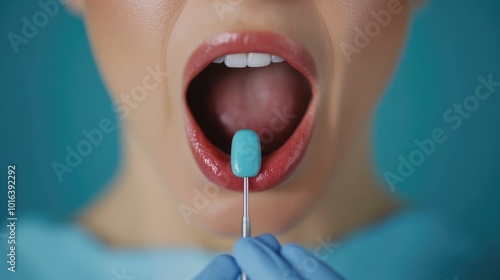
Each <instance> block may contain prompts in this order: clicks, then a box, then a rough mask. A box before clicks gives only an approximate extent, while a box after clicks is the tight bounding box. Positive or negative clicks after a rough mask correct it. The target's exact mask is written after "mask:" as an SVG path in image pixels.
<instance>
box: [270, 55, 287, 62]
mask: <svg viewBox="0 0 500 280" xmlns="http://www.w3.org/2000/svg"><path fill="white" fill-rule="evenodd" d="M271 61H272V62H273V63H280V62H283V61H285V59H284V58H282V57H281V56H279V55H275V54H274V55H273V57H272V58H271Z"/></svg>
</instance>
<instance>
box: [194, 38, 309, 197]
mask: <svg viewBox="0 0 500 280" xmlns="http://www.w3.org/2000/svg"><path fill="white" fill-rule="evenodd" d="M184 93H185V96H184V97H185V105H186V106H185V108H186V118H185V119H186V121H185V122H186V129H187V134H188V139H189V142H190V146H191V150H192V152H193V154H194V157H195V159H196V162H197V164H198V165H199V167H200V168H201V170H202V172H203V173H204V174H205V176H206V177H207V178H208V179H209V180H211V181H212V182H214V183H215V184H217V185H218V186H220V187H224V188H227V189H231V190H238V191H241V190H242V188H243V181H242V179H241V178H238V177H236V176H234V175H233V173H232V171H231V163H230V156H229V155H230V150H231V139H232V137H233V135H234V133H236V131H238V130H240V129H253V130H254V131H255V132H257V134H258V135H259V137H260V141H261V148H262V167H261V171H260V173H259V175H258V176H256V177H254V178H250V184H249V186H250V190H251V191H262V190H267V189H270V188H272V187H275V186H277V185H278V184H279V183H281V182H283V181H284V180H285V179H286V178H288V177H289V176H290V175H291V174H292V172H293V171H294V170H295V168H296V167H297V165H298V164H299V163H300V160H301V159H302V157H303V155H304V153H305V150H306V148H307V146H308V144H309V140H310V138H311V134H312V130H313V125H314V117H315V111H316V99H317V98H316V95H317V94H316V69H315V66H314V62H313V59H312V57H311V56H310V54H309V53H308V51H307V50H306V49H305V48H304V47H302V46H301V45H300V44H299V43H297V42H295V41H294V40H292V39H290V38H287V37H284V36H281V35H277V34H274V33H264V32H234V33H233V32H231V33H229V32H228V33H222V34H219V35H217V36H215V37H213V38H211V39H209V40H207V41H205V42H204V43H203V44H202V45H201V46H200V47H198V48H197V49H196V50H195V52H194V53H193V55H192V56H191V57H190V59H189V61H188V64H187V66H186V70H185V73H184Z"/></svg>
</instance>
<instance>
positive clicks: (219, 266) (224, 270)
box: [196, 255, 240, 280]
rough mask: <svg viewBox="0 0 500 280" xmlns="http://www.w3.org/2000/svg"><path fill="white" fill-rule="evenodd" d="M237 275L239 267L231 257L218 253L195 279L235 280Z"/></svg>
mask: <svg viewBox="0 0 500 280" xmlns="http://www.w3.org/2000/svg"><path fill="white" fill-rule="evenodd" d="M239 275H240V268H239V267H238V265H236V262H235V261H234V259H233V257H231V256H229V255H218V256H217V257H215V259H214V260H213V261H212V262H210V264H209V265H208V266H207V267H206V268H205V269H204V270H203V271H202V272H201V273H200V274H199V275H198V276H197V277H196V280H215V279H219V280H235V279H237V278H238V276H239Z"/></svg>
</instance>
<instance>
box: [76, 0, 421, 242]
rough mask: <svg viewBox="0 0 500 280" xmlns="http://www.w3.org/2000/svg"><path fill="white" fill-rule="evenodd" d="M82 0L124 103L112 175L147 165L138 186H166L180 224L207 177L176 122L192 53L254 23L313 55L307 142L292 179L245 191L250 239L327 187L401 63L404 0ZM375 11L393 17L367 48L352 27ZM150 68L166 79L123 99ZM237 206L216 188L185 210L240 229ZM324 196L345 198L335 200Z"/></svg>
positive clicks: (229, 231)
mask: <svg viewBox="0 0 500 280" xmlns="http://www.w3.org/2000/svg"><path fill="white" fill-rule="evenodd" d="M82 1H83V2H82V4H83V5H82V6H83V7H84V8H82V11H81V14H82V17H83V18H84V20H85V22H86V25H87V29H88V35H89V38H90V40H91V44H92V47H93V50H94V53H95V56H96V60H97V63H98V65H99V68H100V71H101V73H102V75H103V78H104V81H105V83H106V85H107V87H108V90H109V93H110V95H111V98H112V99H113V100H114V102H116V104H117V106H122V107H121V108H123V106H125V107H127V109H124V110H126V111H127V112H126V113H125V112H124V111H119V112H117V113H118V114H119V117H120V118H121V120H122V127H123V135H124V139H125V140H124V145H123V147H124V153H125V163H124V165H123V170H124V171H123V173H122V175H120V176H121V177H122V179H120V178H119V179H118V180H117V181H118V182H120V181H124V180H125V179H123V178H129V177H132V176H135V175H134V174H139V173H141V172H139V171H140V170H145V171H144V172H146V173H147V174H149V176H151V177H155V180H153V179H151V180H148V181H145V182H147V183H148V184H157V185H159V186H161V187H155V188H154V190H155V191H153V190H152V188H151V186H147V187H146V186H141V185H136V186H135V188H137V189H141V188H142V189H143V190H144V191H148V192H158V193H161V192H165V193H167V195H165V194H162V195H160V194H158V196H157V197H162V198H165V199H164V200H161V199H159V198H158V201H157V202H158V204H162V203H163V204H165V205H171V206H172V207H170V208H169V209H170V210H169V211H173V212H171V213H168V214H167V213H165V214H164V216H165V217H172V218H171V219H172V221H174V220H175V221H176V222H179V223H183V219H182V215H181V213H180V211H176V210H178V206H179V205H180V204H185V205H191V206H192V205H193V197H194V192H193V191H194V190H195V189H197V190H199V191H200V192H201V193H203V192H204V188H205V187H206V186H207V184H210V182H209V181H208V180H207V179H206V178H205V176H204V175H203V174H202V173H201V171H200V170H199V168H198V166H197V165H196V163H195V160H194V158H193V155H192V153H191V150H190V147H189V143H188V139H187V135H186V131H185V126H184V119H183V118H184V115H185V112H184V110H185V109H184V106H183V104H184V100H183V98H184V97H183V94H182V93H183V87H182V81H183V72H184V69H185V66H186V63H187V61H188V59H189V57H190V55H191V54H192V53H193V51H194V50H195V49H196V48H197V47H198V46H199V45H200V44H201V43H202V42H203V41H204V40H206V39H207V38H210V37H212V36H214V35H216V34H219V33H222V32H226V31H241V30H259V31H271V32H275V33H279V34H282V35H285V36H289V37H291V38H293V39H294V40H296V41H298V42H299V43H301V44H302V45H303V46H305V48H306V49H307V50H308V51H309V52H310V53H311V55H312V57H313V59H314V61H315V64H316V68H317V70H318V84H317V87H318V94H319V102H318V106H319V108H318V111H317V116H316V122H315V127H314V133H313V136H312V139H311V143H310V144H309V148H308V150H307V152H306V154H305V156H304V158H303V160H302V162H301V163H300V165H299V166H298V168H297V169H296V170H295V172H294V173H293V175H292V176H291V177H290V178H288V179H287V180H286V181H285V182H284V183H282V184H281V185H280V186H278V187H276V188H273V189H271V190H268V191H265V192H259V193H253V194H252V195H251V197H250V199H251V205H250V206H251V210H250V211H251V212H250V214H251V217H252V230H253V233H254V234H258V233H261V232H271V233H283V232H286V231H287V230H289V229H291V228H293V227H296V226H298V225H299V224H300V222H301V221H302V220H303V219H306V218H307V217H308V215H311V213H313V212H314V211H317V207H316V206H317V205H319V201H320V198H322V197H325V196H326V195H327V194H329V190H330V189H331V188H334V187H335V184H336V182H337V181H338V178H339V177H340V176H341V174H339V172H341V170H343V169H342V168H344V165H345V162H347V159H349V157H351V156H352V152H353V150H355V149H356V148H357V147H356V146H355V144H354V143H356V142H357V139H358V138H359V135H360V134H362V133H361V132H360V131H364V129H365V127H366V123H367V121H368V120H369V117H370V114H371V112H372V111H373V109H374V107H375V106H376V104H377V102H378V100H379V99H380V97H381V94H382V93H383V90H384V87H385V86H386V84H387V82H388V80H389V78H390V75H391V74H392V71H393V68H394V66H395V64H396V63H397V60H398V58H399V53H400V50H401V48H402V45H403V44H404V40H405V37H406V30H407V25H408V20H409V17H410V16H409V14H410V11H411V7H410V4H408V3H407V1H401V2H399V1H376V0H372V1H368V0H365V1H350V0H328V1H327V0H309V1H284V0H283V1H261V0H242V1H241V3H239V4H238V5H237V6H235V7H234V10H233V11H230V12H224V13H223V18H222V19H221V17H220V13H217V11H216V9H215V8H214V5H213V1H191V0H182V1H177V0H168V1H167V0H142V1H137V0H119V1H118V0H87V1H84V0H82ZM221 2H223V3H226V2H231V1H221ZM235 2H236V1H235ZM390 3H392V4H390ZM388 5H395V6H391V7H392V8H389V7H388ZM76 6H78V4H77V5H76ZM379 11H389V12H391V16H392V19H391V20H390V22H389V23H388V24H387V26H381V25H379V27H380V34H378V35H376V36H374V37H373V38H372V37H368V38H369V39H368V40H369V42H368V44H366V46H360V45H359V44H356V42H355V39H356V38H357V37H356V36H357V34H358V33H359V32H360V31H359V30H360V29H365V28H366V27H367V26H369V25H370V22H372V23H373V21H374V18H373V15H372V12H379ZM394 11H397V13H392V12H394ZM346 44H349V45H350V46H351V47H352V48H354V47H356V48H357V51H356V52H355V53H349V50H351V51H352V50H353V49H352V48H351V49H347V48H348V47H347V45H346ZM148 67H150V68H153V69H156V68H157V67H159V69H161V70H162V71H165V72H166V75H165V76H164V77H161V80H160V82H159V83H158V84H157V85H155V86H151V89H150V90H148V92H147V95H146V97H145V98H144V99H143V100H140V101H134V100H132V101H131V99H129V100H128V101H126V100H127V98H131V97H130V93H131V91H132V90H133V89H134V87H136V86H138V85H142V84H143V79H144V77H145V76H147V75H148V72H147V70H146V69H148ZM149 82H151V83H153V80H151V81H149ZM363 135H364V134H363ZM146 169H147V170H146ZM350 174H351V175H353V176H355V175H356V173H350ZM156 179H157V180H156ZM131 181H132V179H131ZM137 181H139V180H136V182H137ZM153 181H154V182H153ZM139 184H140V183H139ZM123 192H126V191H123ZM136 193H137V194H138V195H141V192H140V191H138V192H136ZM373 199H374V200H376V199H377V198H376V197H374V198H373ZM241 201H242V195H241V193H239V192H232V191H228V190H225V189H219V192H218V194H217V195H216V197H215V198H210V203H209V204H208V205H207V206H206V207H204V208H203V209H202V210H201V211H199V213H196V214H194V215H192V216H191V217H190V220H191V222H192V224H190V225H189V226H192V225H193V224H195V225H196V226H197V227H199V228H202V229H204V230H207V231H209V232H211V233H213V234H215V235H225V236H237V235H239V233H240V230H239V229H240V221H241V211H242V210H241V209H242V203H241ZM103 203H104V201H103ZM331 203H340V204H341V203H346V202H345V201H335V197H332V202H331ZM151 204H154V202H151ZM360 207H362V206H360ZM153 211H155V210H153ZM174 216H175V217H174ZM159 217H161V216H159ZM160 219H161V218H160ZM156 222H158V223H161V222H162V221H161V220H159V221H156ZM185 226H186V225H185V224H184V225H180V224H179V227H185Z"/></svg>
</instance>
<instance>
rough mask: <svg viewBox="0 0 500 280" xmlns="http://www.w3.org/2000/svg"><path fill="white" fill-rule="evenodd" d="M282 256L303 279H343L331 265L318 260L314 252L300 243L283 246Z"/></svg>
mask: <svg viewBox="0 0 500 280" xmlns="http://www.w3.org/2000/svg"><path fill="white" fill-rule="evenodd" d="M281 256H283V258H285V259H286V261H288V262H289V263H290V265H291V266H292V267H294V268H295V271H296V272H297V274H298V275H299V277H301V278H302V279H325V280H326V279H330V280H342V279H343V278H342V277H341V276H340V275H339V274H338V273H337V272H335V271H334V270H333V269H332V268H331V267H330V266H328V265H327V264H325V263H324V262H322V261H321V260H318V259H317V258H316V257H314V255H313V254H311V253H309V252H308V251H306V250H305V249H304V248H302V247H301V246H299V245H296V244H286V245H284V246H283V247H282V248H281Z"/></svg>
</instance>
